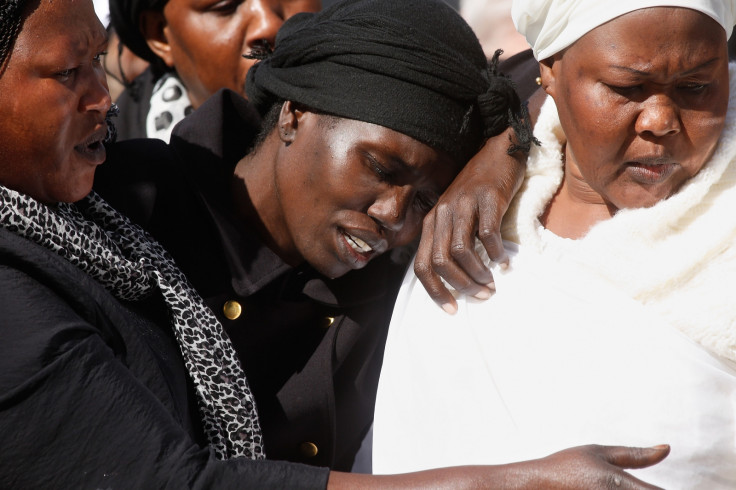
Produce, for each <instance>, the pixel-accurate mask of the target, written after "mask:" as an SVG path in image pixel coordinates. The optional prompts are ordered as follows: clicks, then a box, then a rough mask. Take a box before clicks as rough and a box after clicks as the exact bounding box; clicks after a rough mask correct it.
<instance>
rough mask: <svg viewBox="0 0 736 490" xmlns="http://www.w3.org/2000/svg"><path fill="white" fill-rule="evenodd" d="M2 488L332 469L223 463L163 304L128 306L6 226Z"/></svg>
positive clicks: (0, 346)
mask: <svg viewBox="0 0 736 490" xmlns="http://www.w3.org/2000/svg"><path fill="white" fill-rule="evenodd" d="M0 338H2V342H0V434H2V437H0V488H19V489H21V488H22V489H26V488H27V489H31V488H33V489H36V488H44V489H54V488H60V489H69V488H90V489H94V488H171V489H183V488H208V489H209V488H246V487H247V488H325V487H326V483H327V477H328V473H327V471H326V470H325V469H320V468H314V467H310V466H306V465H295V464H286V463H282V462H278V461H258V462H254V461H251V460H247V459H242V458H241V459H236V460H230V461H226V462H223V461H218V460H216V459H215V457H214V453H213V452H212V451H210V450H209V449H208V448H207V446H206V443H204V442H203V439H204V437H203V435H202V432H201V430H200V427H199V424H198V420H199V417H198V414H197V411H196V410H197V409H196V406H195V402H194V392H193V390H192V388H191V386H190V385H189V383H188V375H187V373H186V370H185V367H184V364H183V361H182V359H181V355H180V353H179V349H178V347H177V345H176V344H175V341H174V339H173V334H172V332H171V330H170V328H169V321H168V319H167V316H166V310H165V307H164V305H163V300H162V299H161V298H159V297H152V298H149V299H148V300H146V301H142V302H135V303H126V304H122V303H121V302H119V301H118V300H116V299H115V298H114V297H113V296H111V295H110V294H109V293H108V292H107V291H106V290H105V289H104V288H103V287H102V286H101V285H100V284H99V283H97V282H96V281H95V280H94V279H92V278H90V277H89V276H87V275H86V274H85V273H83V272H82V271H81V270H79V269H77V268H76V267H75V266H73V265H72V264H71V263H69V262H68V261H66V260H65V259H63V258H62V257H60V256H58V255H56V254H55V253H53V252H50V251H49V250H47V249H45V248H43V247H41V246H39V245H36V244H35V243H32V242H30V241H28V240H26V239H24V238H21V237H19V236H17V235H15V234H13V233H11V232H9V231H7V230H6V229H4V228H2V227H0Z"/></svg>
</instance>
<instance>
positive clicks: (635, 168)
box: [626, 163, 676, 184]
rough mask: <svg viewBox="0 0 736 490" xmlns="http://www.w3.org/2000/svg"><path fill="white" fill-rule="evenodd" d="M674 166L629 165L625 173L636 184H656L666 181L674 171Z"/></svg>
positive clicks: (671, 164)
mask: <svg viewBox="0 0 736 490" xmlns="http://www.w3.org/2000/svg"><path fill="white" fill-rule="evenodd" d="M675 166H676V165H675V164H674V163H668V164H663V165H645V164H643V163H633V164H629V165H628V167H627V169H626V170H627V172H628V173H629V175H631V176H632V177H633V179H634V180H635V181H636V182H640V183H642V184H656V183H658V182H662V181H664V180H666V179H667V178H668V177H669V176H670V175H672V172H674V171H675Z"/></svg>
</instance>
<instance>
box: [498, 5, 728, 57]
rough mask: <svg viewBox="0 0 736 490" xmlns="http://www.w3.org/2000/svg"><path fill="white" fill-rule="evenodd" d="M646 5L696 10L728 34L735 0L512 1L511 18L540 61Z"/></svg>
mask: <svg viewBox="0 0 736 490" xmlns="http://www.w3.org/2000/svg"><path fill="white" fill-rule="evenodd" d="M647 7H685V8H689V9H693V10H697V11H699V12H702V13H704V14H706V15H708V16H710V17H712V18H713V19H715V20H716V21H717V22H718V23H719V24H721V26H723V29H724V30H725V31H726V34H727V36H729V37H730V36H731V31H732V29H733V25H734V22H735V20H736V0H514V3H513V5H512V6H511V17H512V18H513V20H514V25H515V26H516V29H517V30H518V31H519V32H520V33H521V34H523V35H524V36H526V40H527V41H529V44H531V46H532V48H533V50H534V57H535V58H536V59H537V60H543V59H546V58H549V57H550V56H552V55H553V54H555V53H558V52H560V51H562V50H563V49H565V48H566V47H568V46H570V45H571V44H572V43H574V42H575V41H577V40H578V39H580V38H581V37H583V35H585V34H586V33H588V32H590V31H591V30H593V29H595V28H596V27H598V26H599V25H601V24H604V23H606V22H608V21H609V20H612V19H615V18H616V17H619V16H621V15H623V14H626V13H629V12H632V11H634V10H639V9H643V8H647Z"/></svg>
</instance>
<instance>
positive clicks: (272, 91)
mask: <svg viewBox="0 0 736 490" xmlns="http://www.w3.org/2000/svg"><path fill="white" fill-rule="evenodd" d="M498 54H499V53H497V55H496V56H495V57H494V61H493V63H492V64H491V65H492V66H491V67H489V66H488V62H487V60H486V58H485V55H484V54H483V50H482V49H481V46H480V43H479V42H478V39H477V37H476V36H475V34H474V33H473V31H472V29H471V28H470V27H469V26H468V25H467V23H466V22H465V21H464V20H463V19H462V18H461V17H460V16H459V15H458V14H457V12H456V11H455V10H453V9H452V8H451V7H449V6H447V5H446V4H445V3H444V2H442V1H440V0H401V1H397V0H347V1H344V2H341V3H338V4H336V5H334V6H333V7H331V8H329V9H326V10H323V11H321V12H318V13H314V14H313V13H301V14H297V15H295V16H294V17H292V18H290V19H289V20H288V21H287V22H285V23H284V25H283V26H282V27H281V30H280V31H279V33H278V36H277V38H276V47H275V49H274V51H273V52H272V53H271V54H270V55H268V56H265V57H264V59H262V60H261V61H260V62H259V63H257V64H256V65H255V66H254V67H253V68H251V70H250V71H249V72H248V78H247V81H246V92H247V94H248V98H249V99H250V100H251V102H252V103H254V104H255V106H256V107H257V108H258V110H259V111H260V112H261V113H264V112H265V111H267V110H268V109H269V108H270V107H271V106H272V105H273V104H274V103H275V102H277V101H279V100H291V101H294V102H299V103H301V104H304V105H306V106H308V107H310V108H312V109H315V110H318V111H321V112H325V113H328V114H332V115H335V116H340V117H345V118H349V119H356V120H360V121H365V122H370V123H374V124H378V125H380V126H384V127H387V128H390V129H393V130H395V131H398V132H400V133H403V134H406V135H408V136H411V137H413V138H414V139H416V140H418V141H421V142H423V143H425V144H427V145H429V146H431V147H433V148H436V149H440V150H444V151H445V152H447V153H449V154H450V155H452V156H453V157H455V158H456V159H458V160H460V161H463V162H464V161H465V160H467V159H468V158H469V157H470V156H472V155H473V154H474V153H475V152H476V151H477V150H478V148H479V147H480V145H481V143H482V141H483V139H484V138H485V137H489V136H494V135H497V134H499V133H501V132H502V131H504V130H505V129H506V128H507V127H508V126H509V125H512V126H514V128H515V129H517V135H518V136H519V140H520V145H522V146H523V145H525V146H526V149H527V150H528V148H529V142H530V141H531V138H532V137H531V131H529V130H528V123H527V122H526V120H527V119H528V118H526V117H525V107H524V106H522V104H521V103H520V101H519V97H518V95H517V94H516V92H515V91H514V88H513V84H512V83H511V81H510V80H509V79H508V78H506V77H504V76H502V75H500V74H499V73H498V72H497V71H496V70H495V63H496V62H497V57H498ZM524 135H526V136H524Z"/></svg>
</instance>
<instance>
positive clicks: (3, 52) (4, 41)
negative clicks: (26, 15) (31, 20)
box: [0, 0, 26, 76]
mask: <svg viewBox="0 0 736 490" xmlns="http://www.w3.org/2000/svg"><path fill="white" fill-rule="evenodd" d="M25 3H26V2H25V0H0V76H2V74H3V72H4V71H5V64H6V62H7V60H8V58H9V57H10V53H11V52H12V51H13V46H14V45H15V40H16V39H18V33H19V32H20V25H21V24H22V23H23V22H22V21H23V7H24V6H25Z"/></svg>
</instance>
